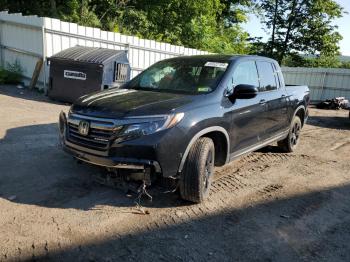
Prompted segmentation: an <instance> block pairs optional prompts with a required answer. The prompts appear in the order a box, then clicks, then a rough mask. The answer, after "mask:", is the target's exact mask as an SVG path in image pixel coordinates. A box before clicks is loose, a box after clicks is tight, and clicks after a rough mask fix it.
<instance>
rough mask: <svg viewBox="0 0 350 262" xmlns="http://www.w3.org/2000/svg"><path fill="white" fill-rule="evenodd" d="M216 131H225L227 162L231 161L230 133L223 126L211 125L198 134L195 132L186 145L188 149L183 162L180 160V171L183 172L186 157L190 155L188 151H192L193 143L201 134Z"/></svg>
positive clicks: (182, 159)
mask: <svg viewBox="0 0 350 262" xmlns="http://www.w3.org/2000/svg"><path fill="white" fill-rule="evenodd" d="M214 131H219V132H221V133H223V134H224V135H225V137H226V144H227V155H226V161H225V162H226V163H227V162H228V161H229V156H230V138H229V135H228V133H227V131H226V129H225V128H223V127H221V126H211V127H207V128H205V129H203V130H201V131H199V132H198V133H197V134H195V135H194V136H193V137H192V139H191V141H190V142H189V143H188V145H187V147H186V150H185V152H184V154H183V156H182V158H181V162H180V165H179V168H178V173H181V172H182V169H183V167H184V165H185V162H186V159H187V156H188V153H189V152H190V149H191V147H192V145H193V144H194V142H196V141H197V139H198V138H200V137H201V136H203V135H205V134H208V133H210V132H214Z"/></svg>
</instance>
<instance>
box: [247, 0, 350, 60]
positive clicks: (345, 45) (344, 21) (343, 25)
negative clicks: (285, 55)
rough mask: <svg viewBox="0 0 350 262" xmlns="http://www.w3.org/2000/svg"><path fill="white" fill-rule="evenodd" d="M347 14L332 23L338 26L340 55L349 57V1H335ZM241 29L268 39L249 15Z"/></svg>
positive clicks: (254, 18)
mask: <svg viewBox="0 0 350 262" xmlns="http://www.w3.org/2000/svg"><path fill="white" fill-rule="evenodd" d="M336 2H338V3H339V4H340V5H341V6H342V7H343V8H344V10H345V11H347V12H348V14H344V15H343V17H342V18H340V19H337V20H335V21H334V24H336V25H337V26H338V32H339V33H340V34H341V35H342V36H343V40H341V41H340V43H339V47H340V52H341V53H342V55H346V56H350V0H336ZM243 28H244V29H245V30H246V31H247V32H248V33H250V35H251V36H252V37H262V38H263V40H267V39H268V35H267V34H266V33H265V31H264V30H263V29H262V25H261V23H260V20H259V18H257V17H256V16H255V15H250V17H249V22H248V23H246V24H244V25H243Z"/></svg>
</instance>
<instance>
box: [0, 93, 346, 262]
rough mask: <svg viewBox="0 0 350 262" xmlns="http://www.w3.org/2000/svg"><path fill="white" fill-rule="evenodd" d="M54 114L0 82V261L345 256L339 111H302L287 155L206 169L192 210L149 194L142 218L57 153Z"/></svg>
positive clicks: (55, 106)
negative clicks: (204, 192)
mask: <svg viewBox="0 0 350 262" xmlns="http://www.w3.org/2000/svg"><path fill="white" fill-rule="evenodd" d="M62 109H63V110H67V109H68V106H66V105H62V104H59V103H54V102H52V101H49V100H48V99H47V98H46V97H45V96H43V95H41V94H38V93H35V92H30V91H28V90H21V89H17V88H16V87H12V86H1V87H0V119H1V121H0V236H1V237H0V261H18V260H22V261H23V260H34V261H38V260H39V261H119V260H120V261H134V260H138V261H310V260H313V261H350V120H349V119H348V117H347V115H348V112H347V111H344V110H340V111H327V110H317V109H311V111H310V114H311V116H310V118H309V120H308V124H307V125H306V126H305V128H304V129H303V132H302V138H301V143H300V146H299V148H298V150H297V152H295V153H293V154H284V153H279V152H278V150H277V148H276V147H275V146H270V147H268V148H266V149H263V150H261V151H259V152H255V153H252V154H250V155H248V156H246V157H243V158H242V159H240V160H238V161H235V162H233V163H231V164H229V165H226V166H225V167H223V168H220V169H217V170H216V180H215V182H214V185H213V189H212V192H211V195H210V199H209V200H208V201H207V202H206V203H204V204H201V205H190V204H188V203H186V202H184V201H182V200H180V199H179V198H178V196H177V195H176V194H164V193H161V192H159V191H158V190H153V191H154V192H153V191H152V194H153V196H154V200H153V202H152V203H150V202H147V201H143V202H142V203H143V205H144V206H145V209H146V210H148V211H149V214H147V215H143V214H140V212H139V211H138V210H137V209H136V208H135V203H134V196H133V197H127V196H126V194H125V193H124V192H123V191H121V190H116V189H113V188H109V187H105V186H101V185H98V184H96V183H94V181H93V179H92V177H91V176H92V175H93V174H96V172H101V171H100V170H99V169H98V168H95V167H92V166H89V165H86V164H78V163H76V161H74V160H73V159H72V157H70V156H68V155H66V154H65V153H63V152H62V151H61V150H60V148H59V147H58V136H57V124H56V122H57V118H58V113H59V112H60V111H61V110H62Z"/></svg>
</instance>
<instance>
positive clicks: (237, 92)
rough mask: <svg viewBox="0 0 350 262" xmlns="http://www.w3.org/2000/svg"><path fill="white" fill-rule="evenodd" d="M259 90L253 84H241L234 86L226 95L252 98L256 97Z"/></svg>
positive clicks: (233, 97)
mask: <svg viewBox="0 0 350 262" xmlns="http://www.w3.org/2000/svg"><path fill="white" fill-rule="evenodd" d="M258 92H259V90H258V87H256V86H253V85H246V84H240V85H236V86H235V87H234V88H233V92H231V93H229V94H227V95H226V96H227V97H228V98H230V99H250V98H254V97H256V95H257V94H258Z"/></svg>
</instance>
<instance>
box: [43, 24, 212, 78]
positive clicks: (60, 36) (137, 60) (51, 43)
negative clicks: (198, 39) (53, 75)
mask: <svg viewBox="0 0 350 262" xmlns="http://www.w3.org/2000/svg"><path fill="white" fill-rule="evenodd" d="M44 28H45V42H46V54H47V57H50V56H52V55H54V54H56V53H58V52H60V51H61V50H63V49H66V48H69V47H72V46H75V45H81V46H93V47H104V48H110V49H116V50H128V58H129V61H130V64H131V69H132V71H131V77H134V76H136V75H137V74H139V73H140V72H141V71H142V70H144V69H145V68H147V67H149V66H150V65H152V64H153V63H155V62H157V61H159V60H163V59H166V58H170V57H175V56H180V55H192V54H207V53H208V52H205V51H200V50H195V49H191V48H185V47H182V46H175V45H171V44H168V43H161V42H157V41H153V40H147V39H141V38H139V37H136V36H127V35H122V34H119V33H113V32H107V31H101V30H100V29H98V28H92V27H85V26H78V25H76V24H72V23H66V22H62V21H60V20H57V19H52V18H46V17H45V18H44Z"/></svg>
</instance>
